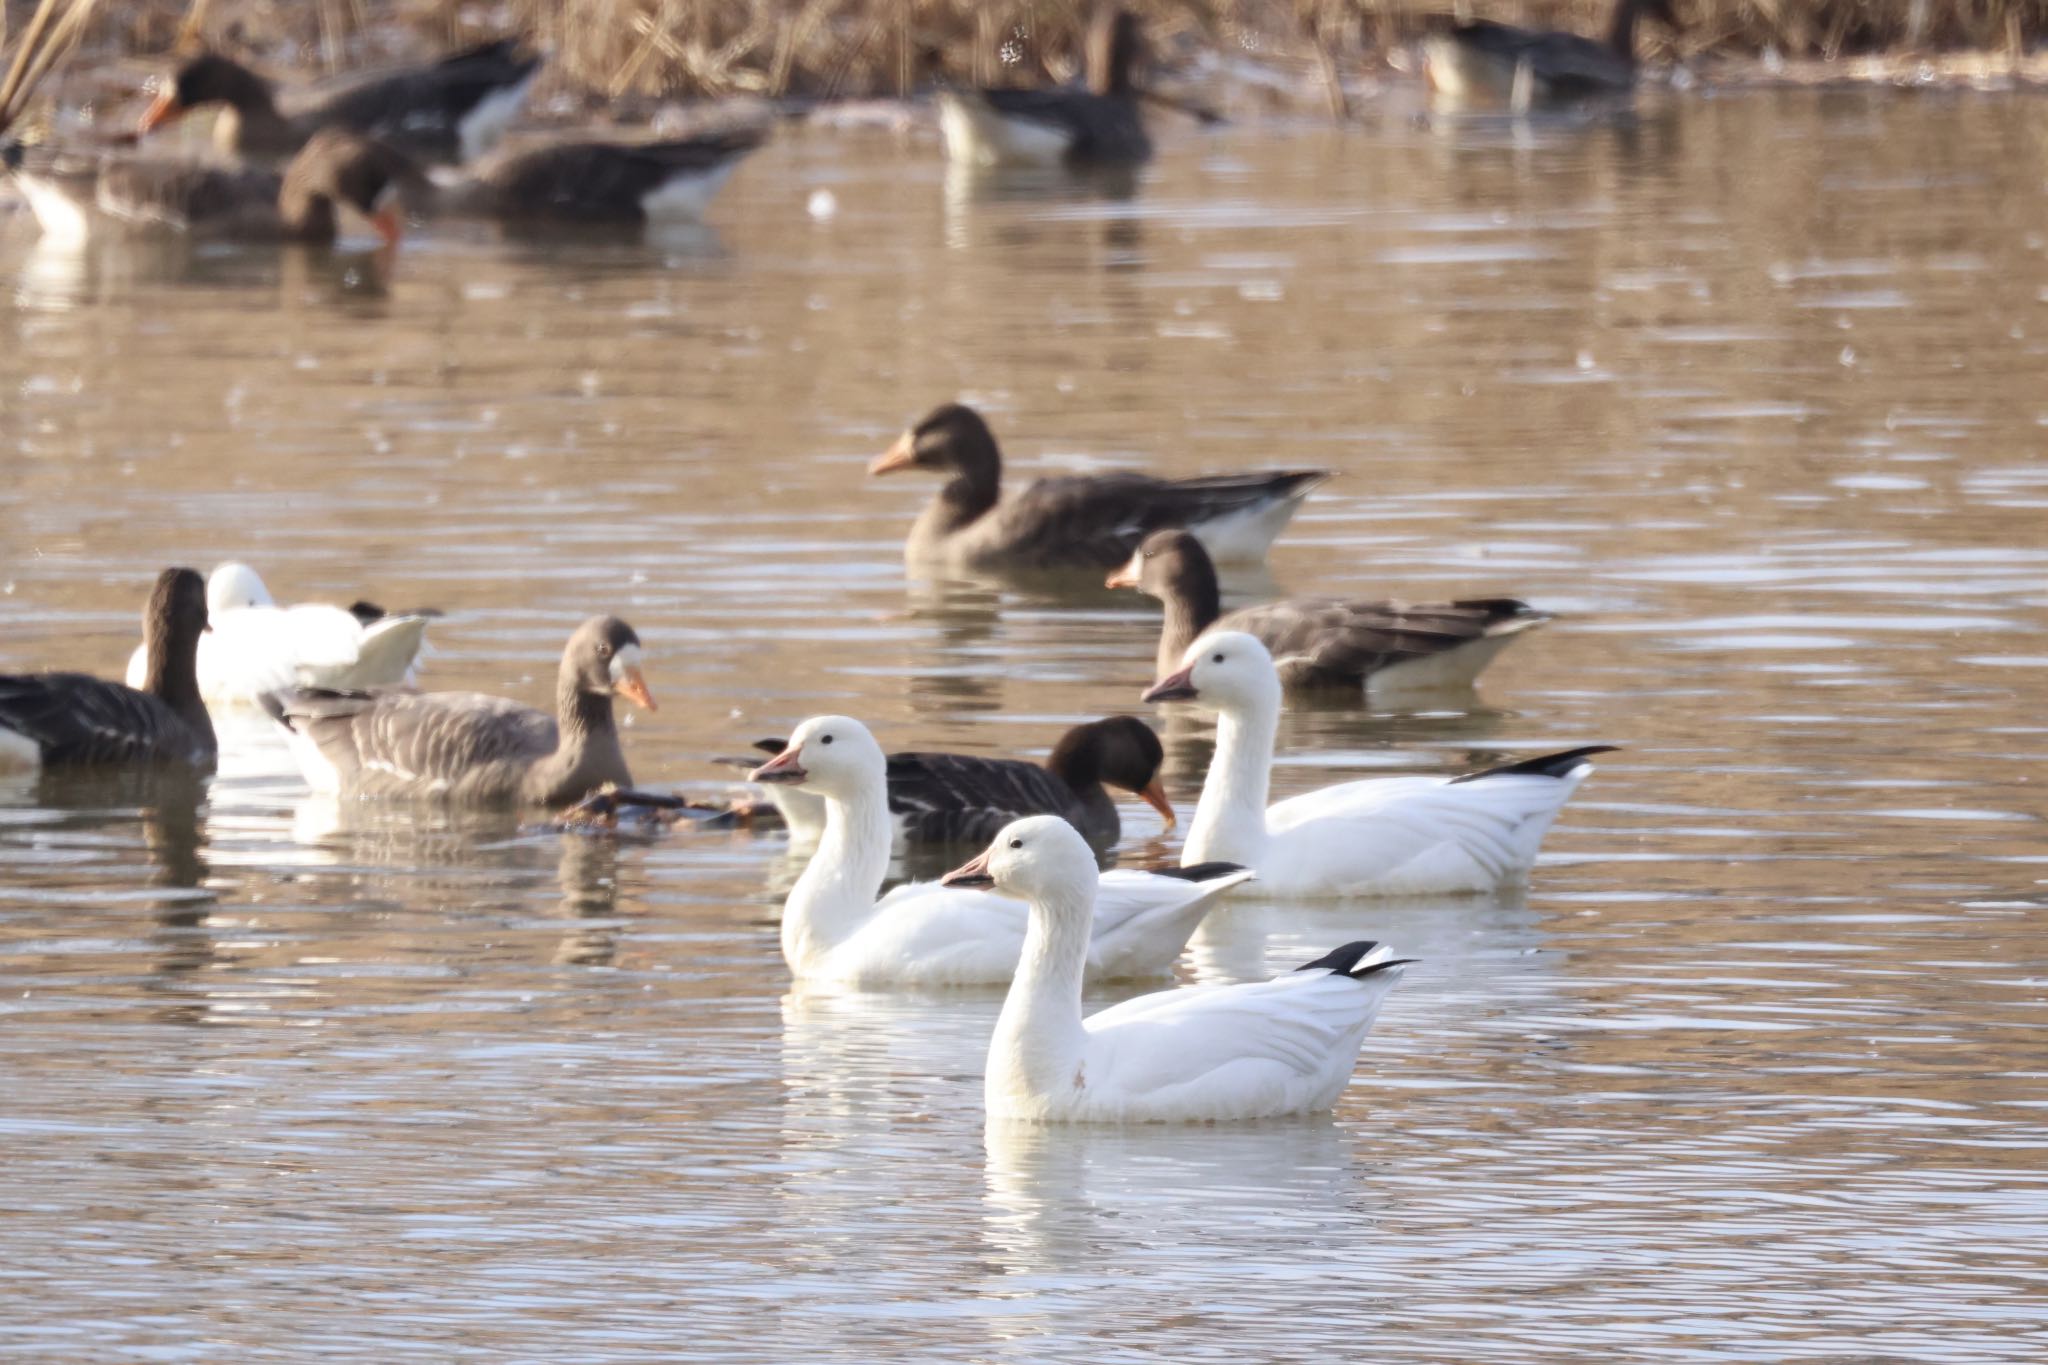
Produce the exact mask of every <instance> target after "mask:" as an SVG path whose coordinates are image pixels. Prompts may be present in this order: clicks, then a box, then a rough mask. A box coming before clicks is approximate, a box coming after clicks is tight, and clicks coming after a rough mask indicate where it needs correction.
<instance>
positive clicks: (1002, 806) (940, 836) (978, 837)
mask: <svg viewBox="0 0 2048 1365" xmlns="http://www.w3.org/2000/svg"><path fill="white" fill-rule="evenodd" d="M754 747H755V748H756V749H758V750H760V751H761V752H763V753H768V754H779V753H781V752H782V751H783V750H784V749H785V748H787V747H789V742H788V741H787V740H782V739H763V740H757V741H755V743H754ZM720 761H721V762H724V763H729V764H733V765H743V766H745V767H747V768H753V767H754V766H756V764H757V763H758V762H759V760H755V759H721V760H720ZM1165 761H1166V751H1165V750H1164V749H1163V748H1161V747H1160V744H1159V736H1158V735H1155V734H1154V733H1152V727H1151V726H1149V725H1147V724H1145V722H1144V721H1142V720H1139V719H1137V718H1136V717H1135V716H1111V717H1110V718H1109V719H1107V720H1097V721H1090V722H1088V723H1087V724H1086V725H1076V726H1075V727H1074V728H1073V729H1071V730H1069V731H1067V732H1066V733H1065V734H1064V735H1061V736H1060V738H1059V742H1058V743H1057V744H1055V745H1053V749H1052V753H1051V754H1049V755H1048V756H1047V757H1046V760H1045V762H1044V764H1042V765H1041V764H1037V763H1027V762H1024V761H1023V760H1021V759H1015V758H982V757H980V756H978V755H974V754H944V753H921V752H909V753H894V754H890V755H889V769H888V775H889V814H890V817H891V820H892V823H893V824H894V826H895V843H896V844H898V845H907V844H985V843H987V842H988V841H989V840H990V839H991V838H993V837H994V835H995V832H996V831H997V830H999V829H1001V828H1002V827H1003V826H1004V825H1006V824H1008V823H1009V822H1010V821H1012V820H1015V819H1017V818H1018V817H1019V816H1023V815H1058V816H1061V817H1062V818H1064V819H1066V820H1067V821H1068V822H1070V823H1071V824H1072V825H1073V826H1074V827H1075V828H1076V829H1078V830H1080V831H1081V834H1082V837H1083V838H1085V839H1087V840H1088V841H1089V842H1090V843H1091V844H1094V845H1095V846H1096V847H1098V848H1107V847H1109V846H1110V845H1111V844H1114V843H1115V842H1116V841H1117V840H1118V839H1119V838H1121V837H1122V836H1123V821H1122V820H1121V819H1120V818H1119V817H1118V815H1117V810H1116V802H1115V801H1114V800H1112V799H1111V798H1110V795H1109V793H1108V792H1107V791H1106V790H1104V789H1105V788H1107V787H1115V788H1117V789H1118V790H1119V791H1127V792H1130V793H1132V794H1133V795H1135V796H1137V797H1139V798H1140V799H1142V800H1143V801H1144V802H1145V804H1147V805H1149V806H1151V807H1152V809H1154V810H1156V811H1158V812H1159V814H1160V817H1161V818H1162V819H1164V820H1165V821H1166V824H1167V827H1168V828H1169V829H1171V828H1172V827H1173V825H1174V823H1175V817H1174V812H1173V803H1172V802H1171V801H1169V800H1168V799H1167V796H1166V790H1165V788H1164V787H1162V786H1161V785H1160V782H1159V769H1160V765H1161V764H1163V763H1164V762H1165ZM768 795H769V798H770V799H771V800H773V801H774V803H775V808H776V810H777V811H778V812H779V813H780V814H781V816H782V819H783V823H784V824H786V825H788V826H789V832H790V838H791V839H792V841H795V842H799V843H804V842H815V841H816V840H817V838H818V836H819V835H820V834H822V833H823V832H824V829H825V802H824V799H823V798H821V797H818V796H815V795H813V794H812V793H810V792H808V791H805V790H804V789H803V788H802V787H797V786H791V785H789V784H787V783H781V782H778V783H774V784H772V785H770V786H769V788H768Z"/></svg>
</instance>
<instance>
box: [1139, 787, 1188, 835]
mask: <svg viewBox="0 0 2048 1365" xmlns="http://www.w3.org/2000/svg"><path fill="white" fill-rule="evenodd" d="M1138 797H1139V799H1140V800H1142V801H1144V803H1145V804H1146V805H1148V806H1150V807H1151V808H1152V809H1153V810H1156V811H1158V812H1159V818H1160V819H1162V820H1164V821H1166V827H1167V828H1168V829H1172V828H1173V827H1174V826H1175V825H1177V824H1179V823H1180V817H1179V816H1178V815H1175V814H1174V813H1173V802H1171V801H1169V800H1167V799H1166V788H1165V787H1164V786H1162V785H1161V784H1160V781H1159V779H1158V778H1156V777H1155V778H1153V779H1152V781H1151V782H1150V783H1148V784H1147V785H1146V787H1145V790H1143V791H1141V792H1139V793H1138Z"/></svg>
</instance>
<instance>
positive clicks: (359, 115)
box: [139, 39, 541, 165]
mask: <svg viewBox="0 0 2048 1365" xmlns="http://www.w3.org/2000/svg"><path fill="white" fill-rule="evenodd" d="M540 67H541V59H540V57H539V56H538V55H536V54H534V53H531V52H528V51H526V50H525V48H524V47H523V46H522V45H521V44H520V43H519V42H518V41H517V40H516V39H502V40H500V41H497V42H491V43H484V44H481V45H480V46H477V47H472V48H469V49H467V50H465V51H462V52H456V53H452V54H450V55H449V56H447V57H444V58H442V59H441V60H440V61H438V62H435V63H433V64H432V65H430V66H418V67H408V68H406V69H404V70H400V71H395V72H390V73H388V74H385V75H381V76H373V77H371V78H369V79H367V80H363V81H360V82H358V83H356V84H355V85H353V86H352V87H350V88H349V89H347V90H344V91H342V92H341V93H340V94H338V95H335V96H333V97H332V98H330V99H327V100H325V101H323V102H321V103H319V104H317V105H314V106H313V107H311V108H309V109H307V110H305V111H304V112H302V113H297V114H290V115H287V114H284V113H281V112H279V110H278V107H277V92H276V90H275V89H274V88H273V87H272V86H271V83H270V82H269V81H267V80H265V79H264V78H263V77H261V76H259V75H257V74H256V73H255V72H253V71H251V70H250V69H249V68H248V67H246V66H243V65H242V64H241V63H239V62H236V61H234V60H233V59H231V58H228V57H223V56H221V55H220V54H219V53H216V52H204V53H201V54H199V55H198V56H196V57H193V58H191V59H190V60H188V61H186V62H185V63H184V64H182V65H181V66H179V68H178V69H177V70H176V71H175V72H173V73H172V74H171V76H170V78H169V79H168V80H167V81H165V82H164V85H163V88H162V90H161V91H160V92H159V93H158V95H157V97H156V100H155V102H154V103H152V104H151V105H150V106H149V109H148V111H147V112H146V113H144V114H143V116H142V122H141V124H140V127H139V131H140V132H142V133H144V134H148V133H151V132H154V131H155V130H156V129H158V128H161V127H163V126H164V125H165V124H167V123H171V122H173V121H175V120H177V119H179V118H182V117H184V116H185V115H186V114H188V113H190V112H192V111H193V110H195V109H206V108H212V107H216V106H218V107H220V108H221V109H222V114H221V117H220V119H219V121H218V122H217V123H215V124H214V129H213V134H214V140H215V142H216V143H217V144H218V145H219V147H220V150H221V151H223V152H225V153H227V154H228V155H230V156H234V157H239V158H241V159H244V160H248V161H263V160H274V161H283V160H286V159H288V158H290V157H291V156H292V155H293V154H294V153H296V152H298V151H299V149H300V148H302V147H304V146H305V145H306V143H307V142H308V141H309V140H310V139H311V138H312V137H313V135H314V134H315V133H317V132H319V131H320V130H321V129H323V128H341V129H344V130H346V131H348V132H352V133H362V134H366V135H368V136H371V137H375V138H378V139H380V140H382V141H385V142H388V143H390V144H391V145H392V146H394V147H396V148H398V149H399V150H400V151H402V152H404V153H405V154H406V155H407V156H409V157H411V158H413V159H414V160H416V161H423V162H430V163H437V164H441V165H457V164H460V163H462V162H465V161H473V160H475V159H476V158H477V157H479V156H481V155H483V154H484V153H485V152H487V151H489V150H490V149H491V148H492V147H493V146H494V145H495V144H496V143H497V141H498V139H499V138H500V137H501V136H503V134H504V132H505V129H506V128H507V127H508V126H510V124H511V122H512V120H513V119H515V118H517V117H518V115H519V111H520V108H521V107H522V106H523V105H524V104H525V103H526V95H527V92H528V91H529V90H531V89H532V87H533V82H534V79H535V77H537V76H538V75H539V74H540Z"/></svg>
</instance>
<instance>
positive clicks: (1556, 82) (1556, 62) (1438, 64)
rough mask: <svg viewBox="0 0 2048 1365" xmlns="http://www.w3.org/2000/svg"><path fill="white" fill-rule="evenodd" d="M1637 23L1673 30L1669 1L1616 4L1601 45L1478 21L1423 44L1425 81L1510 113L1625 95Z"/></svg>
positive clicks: (1632, 74) (1630, 83) (1639, 0)
mask: <svg viewBox="0 0 2048 1365" xmlns="http://www.w3.org/2000/svg"><path fill="white" fill-rule="evenodd" d="M1645 18H1648V19H1656V20H1658V21H1660V22H1661V23H1663V24H1664V25H1665V26H1666V27H1668V28H1670V29H1672V30H1673V31H1674V32H1675V31H1677V29H1678V28H1679V22H1678V17H1677V15H1675V14H1674V13H1673V12H1672V9H1671V3H1670V0H1617V3H1616V4H1615V7H1614V17H1613V19H1612V21H1611V22H1610V23H1609V26H1608V30H1607V36H1606V39H1605V40H1604V41H1601V42H1596V41H1594V40H1593V39H1591V38H1585V37H1581V36H1580V35H1578V34H1576V33H1564V32H1559V31H1557V30H1551V29H1526V28H1516V27H1514V26H1513V25H1511V24H1497V23H1494V22H1492V21H1490V20H1485V19H1477V20H1472V21H1469V22H1463V23H1457V24H1453V25H1452V26H1450V27H1449V28H1447V29H1444V30H1442V31H1439V32H1437V33H1433V34H1431V35H1429V36H1428V37H1427V38H1426V39H1425V40H1424V43H1423V56H1424V62H1425V74H1426V75H1427V76H1428V79H1429V82H1430V85H1431V87H1432V88H1434V89H1436V90H1439V91H1442V92H1444V93H1446V94H1449V95H1453V96H1457V97H1460V98H1467V99H1474V100H1482V99H1483V100H1490V101H1491V102H1495V103H1510V104H1515V105H1518V106H1525V105H1529V104H1561V103H1569V102H1571V101H1574V100H1582V99H1586V98H1589V97H1593V96H1598V95H1607V94H1614V93H1618V92H1622V91H1626V90H1628V89H1630V88H1631V87H1633V86H1634V84H1635V80H1636V69H1637V63H1636V54H1635V33H1636V24H1637V21H1638V20H1639V19H1645Z"/></svg>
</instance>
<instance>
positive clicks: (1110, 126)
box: [976, 88, 1151, 161]
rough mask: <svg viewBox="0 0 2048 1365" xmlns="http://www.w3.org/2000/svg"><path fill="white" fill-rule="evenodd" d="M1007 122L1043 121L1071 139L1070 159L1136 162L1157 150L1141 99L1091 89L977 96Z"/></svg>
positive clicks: (992, 92) (983, 92) (993, 91)
mask: <svg viewBox="0 0 2048 1365" xmlns="http://www.w3.org/2000/svg"><path fill="white" fill-rule="evenodd" d="M976 94H977V95H978V96H979V98H980V99H981V100H982V101H983V102H984V103H986V104H987V105H988V106H989V108H991V109H993V110H995V111H996V112H997V113H999V114H1001V115H1002V116H1003V117H1004V118H1013V119H1023V120H1026V121H1028V122H1032V123H1042V124H1044V125H1046V126H1047V127H1050V128H1054V129H1057V130H1059V131H1060V132H1061V133H1063V134H1065V135H1066V136H1067V138H1068V139H1069V142H1068V147H1067V155H1069V156H1071V157H1075V158H1077V159H1082V160H1098V161H1109V160H1136V159H1139V158H1142V157H1144V156H1145V155H1147V154H1148V153H1149V152H1150V151H1151V142H1150V140H1149V139H1148V138H1147V137H1146V136H1145V121H1144V118H1143V117H1142V116H1141V115H1140V113H1139V111H1138V102H1137V100H1135V99H1133V98H1131V97H1130V96H1127V95H1098V94H1095V93H1094V92H1092V91H1088V90H1005V89H1000V88H992V89H987V90H981V91H978V92H976Z"/></svg>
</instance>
